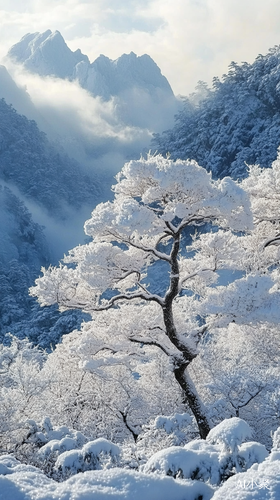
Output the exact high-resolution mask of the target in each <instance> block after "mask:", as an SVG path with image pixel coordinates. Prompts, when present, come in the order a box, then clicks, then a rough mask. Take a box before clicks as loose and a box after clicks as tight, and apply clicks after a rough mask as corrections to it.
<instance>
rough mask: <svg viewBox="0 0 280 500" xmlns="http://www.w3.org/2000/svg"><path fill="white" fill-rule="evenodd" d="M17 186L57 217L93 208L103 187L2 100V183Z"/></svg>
mask: <svg viewBox="0 0 280 500" xmlns="http://www.w3.org/2000/svg"><path fill="white" fill-rule="evenodd" d="M1 179H2V180H4V181H5V182H7V183H9V184H12V185H14V186H16V187H17V188H18V189H19V191H20V192H21V193H22V194H23V195H24V196H26V198H28V199H29V200H31V201H35V202H36V203H38V204H39V205H41V207H44V208H46V209H47V211H48V212H49V213H50V214H51V215H53V216H55V217H57V218H64V217H66V215H67V206H68V207H71V209H79V208H80V207H82V206H83V205H85V204H90V205H92V206H94V205H95V204H96V201H97V198H98V196H99V191H100V186H99V183H98V181H97V180H96V179H94V174H93V175H92V178H89V177H88V176H86V175H84V174H83V172H82V169H81V167H80V166H79V164H78V163H77V162H76V161H74V160H71V159H70V158H69V157H68V156H67V155H66V154H65V153H64V152H63V151H62V152H61V151H59V150H57V149H56V148H55V147H54V146H52V145H51V144H50V143H49V141H48V140H47V138H46V136H45V134H43V133H42V132H40V131H39V129H38V127H37V125H36V123H35V122H34V121H30V120H28V119H27V118H25V117H24V116H21V115H19V114H18V113H16V111H15V110H14V109H13V108H12V106H8V105H7V104H6V102H5V100H4V99H1V100H0V180H1Z"/></svg>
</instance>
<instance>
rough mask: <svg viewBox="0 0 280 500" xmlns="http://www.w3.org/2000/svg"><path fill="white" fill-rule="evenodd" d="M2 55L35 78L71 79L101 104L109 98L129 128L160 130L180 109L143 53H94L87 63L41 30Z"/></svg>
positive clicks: (60, 39) (60, 40)
mask: <svg viewBox="0 0 280 500" xmlns="http://www.w3.org/2000/svg"><path fill="white" fill-rule="evenodd" d="M7 57H8V58H9V59H10V60H11V61H13V62H14V63H17V64H22V65H23V66H24V68H25V69H27V70H28V71H30V72H32V73H36V74H38V75H40V76H54V77H56V78H62V79H68V80H70V81H77V82H78V83H79V84H80V86H81V87H82V88H84V89H86V90H87V91H89V92H90V93H91V94H92V95H93V96H94V97H100V98H101V99H102V100H104V101H109V100H110V99H112V98H115V104H116V107H117V111H118V117H119V119H120V121H122V122H124V123H127V124H130V125H133V126H137V127H144V128H149V129H151V130H153V131H160V130H163V129H165V128H166V127H167V126H170V124H171V123H172V122H173V117H174V114H175V113H176V112H177V111H178V109H179V108H180V104H181V102H180V101H179V100H178V99H176V98H175V96H174V94H173V91H172V89H171V86H170V84H169V83H168V81H167V79H166V78H165V76H163V75H162V73H161V70H160V68H159V67H158V66H157V64H156V63H155V62H154V61H153V59H152V58H151V57H150V56H149V55H147V54H144V55H142V56H137V55H136V54H134V52H131V53H130V54H123V55H121V56H120V57H119V58H118V59H116V60H114V61H113V60H111V59H109V58H108V57H106V56H104V55H100V56H99V57H98V58H97V59H96V60H95V61H93V62H92V63H90V61H89V58H88V57H87V56H86V55H84V54H82V53H81V51H80V50H79V49H78V50H76V51H75V52H72V51H71V50H70V49H69V47H68V46H67V44H66V43H65V40H64V38H63V37H62V35H61V34H60V33H59V31H54V32H51V31H50V30H47V31H46V32H45V33H32V34H30V33H29V34H27V35H25V36H24V37H23V38H22V39H21V40H20V41H19V42H18V43H16V44H15V45H13V46H12V47H11V49H10V50H9V52H8V54H7Z"/></svg>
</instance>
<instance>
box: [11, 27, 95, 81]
mask: <svg viewBox="0 0 280 500" xmlns="http://www.w3.org/2000/svg"><path fill="white" fill-rule="evenodd" d="M8 56H9V57H10V58H11V59H12V60H14V61H15V62H18V63H21V64H24V66H25V68H26V69H28V70H29V71H31V72H33V73H37V74H39V75H40V76H47V75H54V76H57V77H58V78H70V79H71V77H72V75H73V71H74V67H75V66H76V64H78V63H80V62H82V61H86V62H87V63H88V64H89V60H88V58H87V56H84V55H83V54H82V53H81V51H80V50H77V51H76V52H72V51H71V50H70V49H69V48H68V47H67V45H66V43H65V41H64V39H63V37H62V36H61V34H60V33H59V31H55V32H54V33H52V32H51V30H47V31H45V33H28V34H27V35H25V36H24V37H23V38H22V39H21V40H20V42H19V43H16V44H15V45H13V47H12V48H11V49H10V50H9V52H8Z"/></svg>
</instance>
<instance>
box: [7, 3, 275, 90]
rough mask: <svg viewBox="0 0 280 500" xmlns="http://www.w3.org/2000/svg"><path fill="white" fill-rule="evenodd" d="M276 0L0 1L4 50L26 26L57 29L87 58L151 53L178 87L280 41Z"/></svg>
mask: <svg viewBox="0 0 280 500" xmlns="http://www.w3.org/2000/svg"><path fill="white" fill-rule="evenodd" d="M279 15H280V3H279V2H278V0H267V1H266V2H263V0H262V1H261V0H246V2H244V1H241V0H227V1H225V0H174V1H173V2H167V1H164V0H95V1H94V2H92V0H87V1H86V0H63V1H59V2H57V0H50V1H49V2H47V3H46V2H45V1H42V0H26V1H25V2H22V1H21V0H12V1H11V2H7V1H6V0H2V1H1V0H0V32H1V45H0V46H1V51H2V55H4V53H5V52H6V51H7V50H8V48H9V47H10V46H11V45H12V44H13V43H16V42H17V41H18V40H19V38H21V36H23V35H24V34H26V33H27V32H35V31H45V30H46V29H48V28H50V29H52V30H55V29H58V30H59V31H61V33H62V35H63V36H64V37H65V39H66V41H67V43H68V44H69V46H70V47H71V49H72V50H74V49H77V48H78V47H79V48H81V50H82V51H83V52H85V53H86V54H88V55H89V57H90V58H91V60H94V59H95V58H96V57H98V55H99V54H101V53H102V54H105V55H107V56H108V57H110V58H111V59H115V58H117V57H119V56H120V55H121V54H122V53H124V52H131V51H134V52H136V53H137V54H139V55H141V54H143V53H148V54H149V55H150V56H151V57H152V58H153V59H154V60H155V61H156V62H157V64H158V65H159V66H160V68H161V70H162V72H163V74H164V75H165V76H166V77H167V78H168V80H169V81H170V83H171V86H172V87H173V89H174V91H175V93H181V94H188V93H190V92H192V91H193V89H194V87H195V85H196V82H197V81H198V80H206V81H208V82H209V83H211V81H212V77H213V76H221V75H222V74H223V73H225V72H226V71H227V67H228V65H229V63H230V62H231V61H232V60H235V61H237V62H241V61H245V60H246V61H248V62H252V61H253V60H254V58H255V57H256V56H257V55H258V53H266V52H267V50H268V48H269V47H271V46H273V45H275V44H278V43H279V26H278V25H279Z"/></svg>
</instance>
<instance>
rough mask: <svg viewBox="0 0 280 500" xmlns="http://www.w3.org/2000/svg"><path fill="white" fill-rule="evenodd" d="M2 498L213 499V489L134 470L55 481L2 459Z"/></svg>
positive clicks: (21, 499) (46, 499) (10, 459)
mask: <svg viewBox="0 0 280 500" xmlns="http://www.w3.org/2000/svg"><path fill="white" fill-rule="evenodd" d="M0 492H1V493H0V495H1V497H2V498H3V499H4V498H5V499H12V500H32V499H34V498H38V499H40V500H50V499H52V500H59V499H62V498H63V499H65V500H74V499H75V500H85V499H86V498H90V499H91V498H94V499H98V500H99V499H100V500H101V499H102V500H128V499H129V500H132V499H133V500H143V499H145V500H186V499H188V500H198V499H200V500H210V499H211V497H212V495H213V492H214V490H213V488H211V487H210V486H209V485H206V484H204V483H202V482H200V481H189V480H180V479H178V480H174V479H173V478H171V477H160V476H156V475H151V474H143V473H141V472H135V471H131V470H123V469H118V468H115V469H109V470H102V471H100V470H98V471H86V472H84V473H82V474H77V475H75V476H73V477H71V478H69V479H67V480H66V481H63V482H55V481H53V480H52V479H50V478H47V477H46V476H44V474H43V473H42V472H41V471H40V470H39V469H36V468H35V467H31V466H30V465H29V466H27V465H25V464H21V463H20V462H19V461H17V460H15V459H14V458H12V457H10V456H7V455H6V456H3V457H0Z"/></svg>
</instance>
